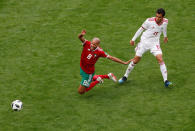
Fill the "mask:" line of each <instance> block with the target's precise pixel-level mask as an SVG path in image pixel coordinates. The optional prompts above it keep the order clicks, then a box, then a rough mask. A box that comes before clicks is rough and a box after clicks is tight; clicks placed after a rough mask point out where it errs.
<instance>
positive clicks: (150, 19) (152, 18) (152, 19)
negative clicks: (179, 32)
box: [147, 17, 155, 21]
mask: <svg viewBox="0 0 195 131" xmlns="http://www.w3.org/2000/svg"><path fill="white" fill-rule="evenodd" d="M147 21H155V17H150V18H147Z"/></svg>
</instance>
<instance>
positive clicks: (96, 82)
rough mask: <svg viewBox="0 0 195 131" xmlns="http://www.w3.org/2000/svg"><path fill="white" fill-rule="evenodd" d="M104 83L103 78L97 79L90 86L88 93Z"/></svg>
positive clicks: (87, 89)
mask: <svg viewBox="0 0 195 131" xmlns="http://www.w3.org/2000/svg"><path fill="white" fill-rule="evenodd" d="M103 82H104V81H103V80H102V78H101V77H97V79H96V80H95V81H93V82H91V84H90V86H89V87H88V88H86V90H85V91H86V92H88V91H89V90H91V89H92V88H93V87H94V86H95V85H97V84H98V83H103Z"/></svg>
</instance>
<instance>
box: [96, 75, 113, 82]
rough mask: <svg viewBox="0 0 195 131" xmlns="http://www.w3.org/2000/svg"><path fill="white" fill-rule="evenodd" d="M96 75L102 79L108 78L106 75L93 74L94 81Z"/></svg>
mask: <svg viewBox="0 0 195 131" xmlns="http://www.w3.org/2000/svg"><path fill="white" fill-rule="evenodd" d="M98 77H101V78H102V79H110V78H109V76H108V75H94V76H93V81H95V80H96V79H97V78H98Z"/></svg>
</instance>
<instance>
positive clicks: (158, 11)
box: [156, 8, 165, 17]
mask: <svg viewBox="0 0 195 131" xmlns="http://www.w3.org/2000/svg"><path fill="white" fill-rule="evenodd" d="M156 13H158V14H162V16H163V17H164V16H165V10H164V9H163V8H159V9H157V11H156Z"/></svg>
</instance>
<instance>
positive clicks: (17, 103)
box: [11, 100, 22, 111]
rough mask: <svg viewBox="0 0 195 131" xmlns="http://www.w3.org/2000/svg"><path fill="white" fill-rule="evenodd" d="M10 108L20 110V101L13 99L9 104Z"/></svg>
mask: <svg viewBox="0 0 195 131" xmlns="http://www.w3.org/2000/svg"><path fill="white" fill-rule="evenodd" d="M11 107H12V110H14V111H20V110H21V109H22V101H20V100H15V101H13V102H12V104H11Z"/></svg>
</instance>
